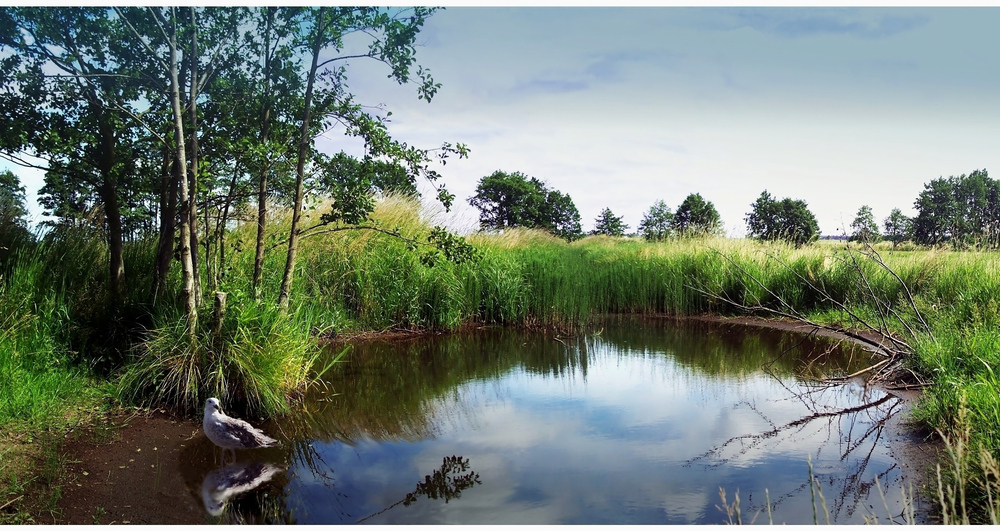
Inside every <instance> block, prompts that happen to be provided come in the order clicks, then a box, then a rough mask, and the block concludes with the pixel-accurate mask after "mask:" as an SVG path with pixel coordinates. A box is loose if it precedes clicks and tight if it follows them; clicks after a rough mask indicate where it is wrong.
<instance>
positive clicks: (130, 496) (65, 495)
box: [43, 411, 212, 524]
mask: <svg viewBox="0 0 1000 531" xmlns="http://www.w3.org/2000/svg"><path fill="white" fill-rule="evenodd" d="M108 422H112V423H114V428H112V432H111V433H110V434H109V433H107V426H101V427H91V428H88V429H87V430H85V431H84V432H83V433H78V434H72V435H70V436H69V437H67V442H66V443H65V446H64V448H63V453H64V455H66V456H67V458H68V459H69V463H68V464H67V465H66V467H65V469H64V472H63V480H64V485H63V490H62V498H61V499H60V501H59V506H58V507H59V509H60V511H59V512H60V513H61V514H58V515H56V516H54V517H50V518H51V521H48V522H46V521H44V520H43V523H60V524H97V523H100V524H111V523H118V524H204V523H208V522H210V521H211V519H210V518H209V516H208V515H207V513H206V512H205V510H204V508H203V507H202V503H201V499H200V495H199V491H198V487H199V486H198V485H189V484H188V483H189V482H188V481H186V480H185V476H184V475H183V474H181V466H180V463H181V461H182V460H183V461H184V462H185V464H186V465H187V466H188V467H190V464H191V461H192V455H191V454H192V452H190V451H188V449H189V448H192V447H201V446H203V445H204V443H207V442H208V441H207V439H205V436H204V435H203V434H202V433H201V426H200V424H199V423H197V422H195V421H191V420H177V419H174V418H172V417H170V416H168V415H166V414H164V413H162V412H158V411H157V412H150V413H143V414H139V415H137V414H134V413H133V414H132V415H129V416H126V415H125V414H124V413H120V414H118V415H116V416H115V417H112V418H111V419H109V421H108ZM109 438H110V440H107V439H109ZM199 443H201V444H199ZM209 444H211V443H209ZM198 453H199V454H205V452H198ZM207 455H208V456H212V454H211V453H208V454H207ZM210 459H211V457H209V461H208V463H206V464H207V465H208V466H206V469H208V468H210V466H211V461H210ZM195 460H196V461H200V460H203V459H195ZM46 516H48V515H46Z"/></svg>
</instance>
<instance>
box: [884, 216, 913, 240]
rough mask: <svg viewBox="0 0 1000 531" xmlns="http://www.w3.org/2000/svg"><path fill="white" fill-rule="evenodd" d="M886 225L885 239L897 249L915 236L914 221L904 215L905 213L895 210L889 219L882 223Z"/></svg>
mask: <svg viewBox="0 0 1000 531" xmlns="http://www.w3.org/2000/svg"><path fill="white" fill-rule="evenodd" d="M882 223H883V225H885V239H886V240H889V241H891V242H892V246H893V247H895V246H897V245H899V244H900V243H901V242H904V241H906V240H908V239H910V238H911V237H912V236H913V220H911V219H910V218H908V217H906V216H905V215H903V211H902V210H900V209H898V208H894V209H892V212H890V213H889V217H887V218H885V220H884V221H883V222H882Z"/></svg>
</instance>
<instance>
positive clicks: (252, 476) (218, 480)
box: [201, 463, 285, 516]
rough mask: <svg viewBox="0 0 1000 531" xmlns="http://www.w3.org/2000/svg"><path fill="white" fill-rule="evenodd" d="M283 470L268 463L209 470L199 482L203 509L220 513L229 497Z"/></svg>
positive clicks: (251, 488)
mask: <svg viewBox="0 0 1000 531" xmlns="http://www.w3.org/2000/svg"><path fill="white" fill-rule="evenodd" d="M284 470H285V469H284V468H282V467H279V466H275V465H272V464H270V463H235V464H232V465H229V466H224V467H222V468H218V469H216V470H213V471H211V472H209V473H208V474H207V475H206V476H205V479H204V481H202V482H201V499H202V501H203V502H204V503H205V510H206V511H208V514H210V515H212V516H219V515H221V514H222V512H223V509H224V508H225V504H226V502H228V501H229V499H230V498H232V497H234V496H237V495H240V494H243V493H246V492H249V491H251V490H253V489H256V488H257V487H260V486H261V485H263V484H265V483H267V482H268V481H271V478H273V477H274V476H275V475H276V474H278V473H279V472H283V471H284Z"/></svg>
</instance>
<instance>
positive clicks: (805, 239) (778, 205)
mask: <svg viewBox="0 0 1000 531" xmlns="http://www.w3.org/2000/svg"><path fill="white" fill-rule="evenodd" d="M750 207H751V208H752V209H753V210H751V211H750V213H748V214H747V216H746V222H747V232H748V233H749V235H750V236H751V237H752V238H756V239H758V240H764V241H775V240H785V241H788V242H791V243H794V244H795V245H804V244H807V243H809V242H812V241H814V240H816V239H817V238H819V224H818V223H817V222H816V216H814V215H813V213H812V212H811V211H810V210H809V206H808V205H807V204H806V202H805V201H803V200H801V199H796V200H793V199H791V198H788V197H786V198H784V199H782V200H781V201H778V200H777V199H775V198H774V197H773V196H771V194H769V193H768V192H767V190H764V191H763V192H761V194H760V197H758V198H757V200H756V201H754V203H753V204H751V205H750Z"/></svg>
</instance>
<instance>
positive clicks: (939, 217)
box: [912, 169, 1000, 248]
mask: <svg viewBox="0 0 1000 531" xmlns="http://www.w3.org/2000/svg"><path fill="white" fill-rule="evenodd" d="M913 208H915V209H916V210H917V215H916V217H914V218H913V229H912V230H913V239H914V241H915V242H916V243H919V244H923V245H937V244H941V243H951V244H953V245H955V246H970V245H976V246H981V247H988V248H997V247H1000V182H998V181H996V180H994V179H991V178H990V177H989V174H987V172H986V170H985V169H984V170H976V171H974V172H972V173H970V174H968V175H964V174H963V175H959V176H958V177H948V178H947V179H945V178H943V177H942V178H938V179H934V180H932V181H930V182H929V183H926V184H924V189H923V191H921V192H920V195H918V196H917V199H916V201H915V202H914V204H913Z"/></svg>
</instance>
